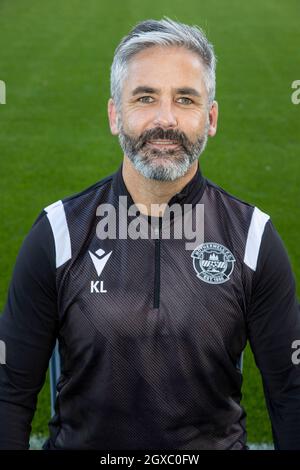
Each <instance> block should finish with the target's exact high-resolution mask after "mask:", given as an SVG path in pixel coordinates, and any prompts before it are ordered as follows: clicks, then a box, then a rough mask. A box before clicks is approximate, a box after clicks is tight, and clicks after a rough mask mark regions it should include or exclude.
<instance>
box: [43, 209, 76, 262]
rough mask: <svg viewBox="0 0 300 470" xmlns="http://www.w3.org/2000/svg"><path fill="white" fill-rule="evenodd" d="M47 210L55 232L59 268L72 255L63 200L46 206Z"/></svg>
mask: <svg viewBox="0 0 300 470" xmlns="http://www.w3.org/2000/svg"><path fill="white" fill-rule="evenodd" d="M45 211H46V212H47V217H48V219H49V222H50V225H51V228H52V232H53V237H54V243H55V252H56V267H57V268H59V267H60V266H61V265H62V264H64V263H65V262H66V261H68V260H69V259H70V258H71V257H72V253H71V239H70V233H69V228H68V223H67V219H66V213H65V209H64V205H63V203H62V201H57V202H54V203H53V204H50V206H47V207H45Z"/></svg>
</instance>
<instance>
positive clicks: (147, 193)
mask: <svg viewBox="0 0 300 470" xmlns="http://www.w3.org/2000/svg"><path fill="white" fill-rule="evenodd" d="M197 168H198V161H197V160H196V161H195V162H194V163H193V164H192V165H191V167H190V168H189V169H188V171H187V172H186V174H185V175H184V176H182V177H181V178H178V179H177V180H175V181H157V180H152V179H149V178H145V177H144V176H143V175H142V174H141V173H140V172H138V171H137V170H136V169H135V168H134V166H133V164H132V162H131V161H130V160H129V158H128V157H127V156H126V155H124V160H123V166H122V176H123V180H124V183H125V185H126V187H127V189H128V192H129V193H130V195H131V197H132V199H133V201H134V203H135V205H136V206H137V207H138V208H139V210H140V211H141V213H143V214H146V215H152V216H155V217H158V216H161V215H162V213H163V210H164V207H165V205H167V204H168V202H169V200H170V199H171V198H172V197H173V196H174V195H175V194H176V193H178V192H180V191H181V190H182V189H183V188H184V187H185V186H186V185H187V183H188V182H189V181H190V180H191V179H192V178H193V176H194V175H195V174H196V172H197ZM152 204H155V205H160V206H161V209H162V210H161V209H159V208H158V207H155V206H152ZM143 206H144V207H143ZM145 209H146V211H145Z"/></svg>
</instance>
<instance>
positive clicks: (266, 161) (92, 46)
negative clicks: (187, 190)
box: [0, 0, 300, 442]
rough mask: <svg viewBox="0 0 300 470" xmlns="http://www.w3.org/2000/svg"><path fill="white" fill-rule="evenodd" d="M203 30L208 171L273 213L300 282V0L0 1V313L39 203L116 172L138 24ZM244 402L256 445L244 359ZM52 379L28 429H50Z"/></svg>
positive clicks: (258, 420) (256, 401) (252, 391)
mask: <svg viewBox="0 0 300 470" xmlns="http://www.w3.org/2000/svg"><path fill="white" fill-rule="evenodd" d="M164 15H167V16H170V17H171V18H173V19H178V20H179V21H183V22H187V23H189V24H198V25H200V26H202V27H203V28H204V29H205V30H206V32H207V34H208V36H209V38H210V40H211V41H212V42H213V44H214V45H215V51H216V54H217V57H218V67H217V100H218V102H219V108H220V117H219V127H218V133H217V136H216V137H215V138H214V139H212V140H210V141H209V144H208V147H207V150H206V151H205V154H204V155H203V156H202V157H201V160H200V162H201V167H202V170H203V173H204V174H205V175H206V176H207V177H208V178H210V179H212V180H213V181H215V182H216V183H217V184H219V185H220V186H223V187H224V188H225V189H226V190H227V191H229V192H231V193H233V194H234V195H236V196H238V197H240V198H242V199H244V200H246V201H248V202H251V203H253V204H255V205H257V206H258V207H259V208H261V209H262V210H263V211H265V212H267V213H268V214H270V215H271V217H272V219H273V222H274V223H275V226H276V227H277V229H278V231H279V233H280V235H281V237H282V239H283V240H284V242H285V245H286V247H287V250H288V253H289V255H290V259H291V262H292V267H293V270H294V272H295V275H296V277H297V284H298V292H299V285H300V263H299V260H300V244H299V224H300V222H299V213H300V212H299V203H300V194H299V176H300V163H299V155H300V105H299V106H295V105H293V104H292V103H291V93H292V90H291V83H292V82H293V81H294V80H296V79H300V70H299V45H300V28H299V17H300V3H299V0H287V1H285V2H281V1H279V0H252V1H251V2H250V1H241V0H218V1H217V0H202V1H201V0H185V1H184V2H182V1H179V0H151V2H147V1H144V2H141V1H140V0H139V1H138V0H125V1H117V0H115V1H114V2H104V1H100V0H86V1H85V2H83V1H79V0H64V1H63V2H62V1H58V0H51V1H50V0H43V1H42V2H41V1H40V0H26V1H24V0H14V1H11V0H0V79H1V80H4V81H5V82H6V85H7V104H6V105H0V175H1V178H0V197H1V199H0V221H1V225H0V257H1V259H0V269H1V277H0V309H2V308H3V305H4V302H5V299H6V293H7V288H8V283H9V280H10V276H11V273H12V269H13V264H14V261H15V258H16V255H17V252H18V250H19V248H20V245H21V242H22V240H23V238H24V237H25V235H26V233H27V232H28V230H29V229H30V227H31V224H32V223H33V221H34V219H35V218H36V216H37V215H38V213H39V212H40V210H41V209H42V208H43V207H45V206H46V205H48V204H50V203H51V202H54V201H55V200H57V199H61V198H63V197H65V196H67V195H70V194H73V193H75V192H77V191H80V190H82V189H84V188H85V187H87V186H89V185H91V184H93V183H94V182H95V181H97V180H99V179H101V178H103V177H104V176H106V175H108V174H110V173H112V172H113V171H115V170H116V168H117V167H118V165H119V164H120V162H121V158H122V153H121V151H120V148H119V146H118V142H117V139H116V138H113V137H112V136H111V135H110V132H109V127H108V121H107V114H106V105H107V100H108V98H109V69H110V64H111V61H112V56H113V52H114V49H115V47H116V46H117V44H118V42H119V41H120V39H121V37H122V36H123V35H125V34H127V32H128V31H129V29H130V28H131V27H132V26H133V25H134V24H135V23H136V22H138V21H140V20H142V19H146V18H155V19H160V18H161V17H162V16H164ZM243 394H244V398H243V403H244V406H245V408H246V411H247V413H248V436H249V441H251V442H271V432H270V424H269V420H268V417H267V413H266V409H265V402H264V397H263V393H262V388H261V380H260V376H259V373H258V371H257V369H256V367H255V365H254V361H253V358H252V354H251V352H250V350H249V349H247V351H246V355H245V360H244V387H243ZM49 414H50V408H49V390H48V381H47V383H46V384H45V387H44V388H43V390H42V391H41V393H40V396H39V402H38V410H37V413H36V415H35V418H34V422H33V432H34V433H41V434H45V433H47V420H48V418H49Z"/></svg>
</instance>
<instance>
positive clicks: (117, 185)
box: [112, 161, 206, 206]
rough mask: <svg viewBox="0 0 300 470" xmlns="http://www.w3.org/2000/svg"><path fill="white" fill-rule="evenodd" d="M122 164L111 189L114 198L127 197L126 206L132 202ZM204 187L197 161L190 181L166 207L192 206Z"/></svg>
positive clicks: (203, 179) (114, 177)
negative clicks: (174, 205)
mask: <svg viewBox="0 0 300 470" xmlns="http://www.w3.org/2000/svg"><path fill="white" fill-rule="evenodd" d="M122 168H123V162H122V163H121V165H120V167H119V169H118V170H117V171H116V172H115V173H114V175H113V181H112V188H113V191H114V193H115V195H116V196H127V203H128V206H130V205H133V204H134V201H133V199H132V197H131V194H130V193H129V191H128V189H127V187H126V185H125V182H124V179H123V175H122ZM205 186H206V179H205V178H204V177H203V175H202V173H201V170H200V165H199V161H198V167H197V171H196V173H195V175H194V176H193V177H192V179H191V180H190V181H189V182H188V183H187V184H186V185H185V186H184V187H183V188H182V190H181V191H179V192H178V193H176V194H174V196H173V197H172V198H171V199H170V200H169V202H168V205H169V206H171V205H172V204H176V203H177V204H180V205H184V204H192V205H193V206H194V205H195V204H196V203H197V202H199V200H200V199H201V197H202V195H203V192H204V189H205Z"/></svg>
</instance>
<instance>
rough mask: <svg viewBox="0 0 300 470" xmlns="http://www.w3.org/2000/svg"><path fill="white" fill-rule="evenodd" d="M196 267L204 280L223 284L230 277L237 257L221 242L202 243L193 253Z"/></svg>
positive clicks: (199, 275)
mask: <svg viewBox="0 0 300 470" xmlns="http://www.w3.org/2000/svg"><path fill="white" fill-rule="evenodd" d="M191 257H192V258H193V265H194V269H195V271H196V273H197V277H199V278H200V279H201V280H202V281H204V282H207V283H208V284H222V283H223V282H226V281H228V280H229V279H230V275H231V273H232V271H233V268H234V263H235V258H234V256H233V254H232V253H231V251H230V250H228V248H226V247H225V246H223V245H220V244H219V243H214V242H208V243H202V244H201V245H199V246H197V248H195V249H194V251H193V253H192V254H191Z"/></svg>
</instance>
